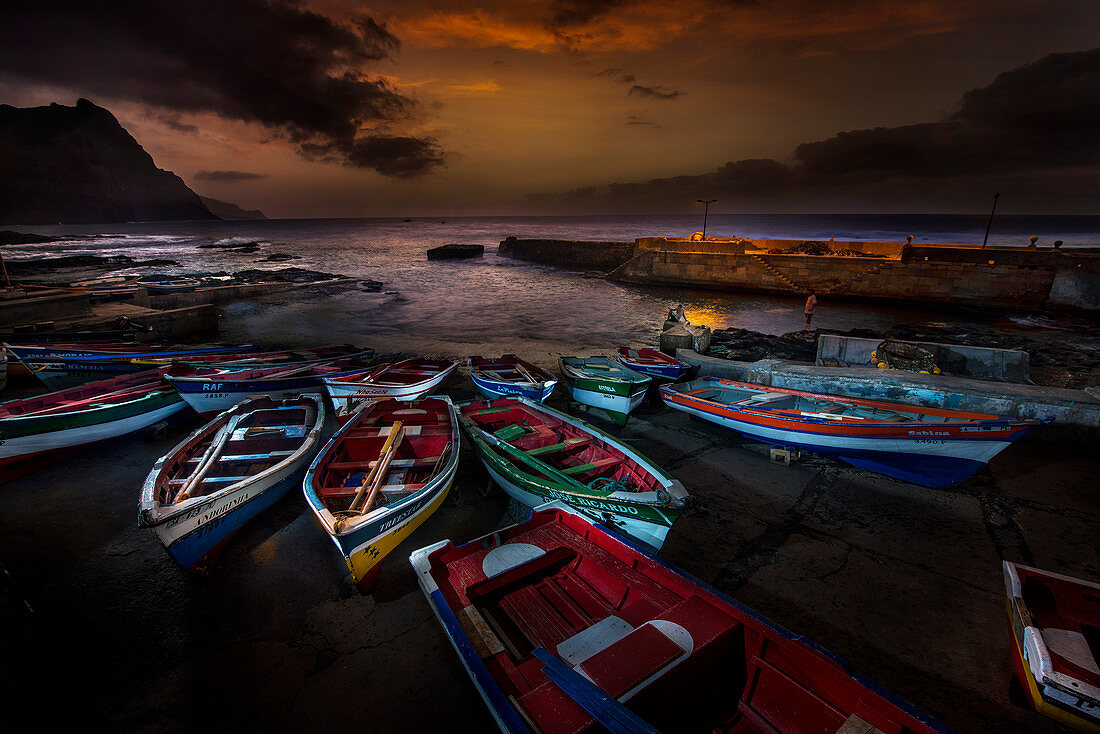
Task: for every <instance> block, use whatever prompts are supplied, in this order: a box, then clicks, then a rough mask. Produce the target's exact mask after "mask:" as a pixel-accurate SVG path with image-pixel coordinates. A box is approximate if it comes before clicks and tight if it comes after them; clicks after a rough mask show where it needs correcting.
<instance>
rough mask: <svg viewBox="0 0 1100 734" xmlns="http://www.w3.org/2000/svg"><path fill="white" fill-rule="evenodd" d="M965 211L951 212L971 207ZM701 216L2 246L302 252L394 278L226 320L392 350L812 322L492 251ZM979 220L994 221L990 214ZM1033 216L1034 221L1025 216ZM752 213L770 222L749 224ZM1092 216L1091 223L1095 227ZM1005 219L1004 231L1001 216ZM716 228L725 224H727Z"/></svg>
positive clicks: (891, 314) (903, 315)
mask: <svg viewBox="0 0 1100 734" xmlns="http://www.w3.org/2000/svg"><path fill="white" fill-rule="evenodd" d="M865 219H867V218H865ZM910 219H911V218H910ZM963 219H965V218H963ZM1040 219H1043V218H1040ZM1069 219H1072V220H1073V223H1074V226H1077V227H1078V229H1079V230H1081V232H1082V233H1079V234H1077V235H1074V237H1076V239H1077V240H1081V241H1095V240H1096V237H1095V236H1094V235H1093V234H1091V233H1089V232H1088V231H1086V230H1089V227H1087V226H1084V225H1082V224H1081V222H1082V221H1084V219H1082V218H1069ZM834 220H835V221H834ZM956 220H958V218H955V219H954V220H951V221H950V222H949V224H953V225H958V224H960V223H965V222H963V221H962V220H958V221H956ZM1078 220H1080V221H1078ZM929 221H930V220H925V221H924V224H925V225H927V224H928V223H929ZM1052 221H1053V220H1052ZM1067 221H1069V220H1067ZM838 222H839V220H836V218H829V217H819V218H816V219H815V218H812V217H809V218H807V217H802V218H776V217H773V218H771V219H768V218H759V217H757V218H753V217H747V218H745V217H742V218H726V219H725V220H721V219H720V220H719V226H720V227H721V226H726V227H727V228H728V229H730V230H732V231H735V232H737V233H738V234H764V235H772V236H776V237H790V238H796V239H797V238H811V237H817V236H820V234H821V233H822V232H824V231H827V230H828V229H829V228H831V227H836V226H838ZM1097 222H1100V219H1096V218H1092V219H1089V220H1088V222H1086V224H1088V223H1092V224H1095V223H1097ZM696 224H697V222H695V221H694V219H692V218H690V217H666V218H648V219H647V218H624V217H572V218H506V217H498V218H476V219H475V218H471V219H462V220H450V222H449V223H447V224H441V223H439V222H438V221H423V220H421V221H414V222H410V223H405V222H400V221H396V220H393V221H386V220H265V221H254V222H175V223H157V224H127V225H88V226H84V227H78V226H66V227H36V228H33V229H34V230H36V231H39V232H41V233H44V234H71V235H93V236H95V238H94V239H90V240H89V239H80V240H70V241H65V242H60V243H47V244H43V245H26V246H17V247H12V248H5V253H4V254H5V257H16V258H18V257H28V256H52V255H60V254H67V255H68V254H79V253H96V254H116V255H117V254H124V255H128V256H130V257H132V258H134V259H137V260H141V259H152V258H170V259H173V260H176V261H178V262H179V263H180V266H179V267H177V268H172V267H165V266H156V267H155V268H139V269H136V271H138V272H141V271H148V270H150V269H155V270H157V271H160V272H172V273H186V272H197V271H217V270H227V271H235V270H242V269H246V268H261V269H281V268H285V267H288V266H293V267H299V268H307V269H311V270H322V271H326V272H330V273H336V274H340V275H346V276H350V277H354V278H361V279H372V280H380V281H382V282H383V283H384V286H383V292H381V293H367V292H362V291H358V290H355V291H344V292H338V293H336V294H330V295H323V294H320V293H317V294H311V293H310V292H309V291H308V290H307V291H296V292H293V293H290V294H283V295H281V296H274V297H269V298H266V299H264V300H263V301H257V302H245V303H237V304H230V305H228V306H227V307H226V309H225V311H226V318H225V319H224V320H223V322H222V323H223V337H224V338H226V339H231V340H240V341H257V342H260V343H263V344H268V345H277V344H282V343H290V344H317V343H321V342H336V341H345V340H346V341H352V342H357V343H361V344H366V345H369V346H373V347H375V348H376V349H380V350H385V351H407V352H422V353H425V354H430V355H439V356H451V357H461V356H465V355H467V354H476V353H481V354H485V355H494V354H501V353H506V352H516V353H519V354H523V355H525V356H528V357H529V358H532V359H534V360H535V361H539V362H544V363H545V362H553V361H554V360H555V359H556V357H557V356H558V355H561V354H578V355H587V354H593V353H603V354H607V353H610V351H612V350H613V349H614V348H615V347H616V346H618V345H620V344H628V345H634V346H645V345H655V344H656V340H657V334H658V331H659V329H660V326H661V324H662V323H663V321H664V319H665V315H666V313H667V312H668V309H669V308H671V307H674V306H675V305H676V304H678V303H682V304H683V305H684V308H685V311H686V312H687V315H688V318H689V319H690V320H691V322H692V323H701V324H707V325H709V326H711V327H712V328H741V329H750V330H753V331H761V332H766V333H772V334H783V333H786V332H789V331H797V330H799V329H801V328H802V326H803V324H804V317H803V313H802V309H803V304H804V301H805V296H804V295H803V294H792V295H791V296H789V297H785V296H770V295H760V294H736V293H721V292H716V291H695V290H684V289H672V288H642V287H637V286H628V285H624V284H619V283H615V282H612V281H607V280H603V279H600V278H586V277H583V275H582V274H581V273H578V272H571V271H565V270H558V269H555V268H551V267H546V266H540V265H535V264H531V263H525V262H521V261H515V260H510V259H507V258H503V257H500V255H499V254H498V252H497V249H498V247H497V246H498V243H499V242H500V240H502V239H504V238H505V237H507V236H509V235H515V236H517V237H521V238H524V237H537V238H562V239H581V240H631V239H634V238H635V237H639V236H644V235H653V234H658V233H659V234H684V233H689V232H691V231H694V228H695V225H696ZM842 224H844V226H845V227H847V229H846V230H845V233H846V234H848V235H859V234H864V235H866V236H865V237H864V238H865V239H874V238H879V237H882V236H885V235H889V234H891V233H892V232H891V230H890V228H889V227H888V226H886V225H887V224H889V222H888V221H886V220H884V219H883V218H882V217H878V218H870V219H867V221H864V226H865V227H870V228H871V229H867V230H866V231H863V232H860V231H858V225H859V218H851V217H849V218H845V219H844V221H843V222H842ZM916 224H919V222H917V223H914V222H913V221H910V220H908V219H907V220H906V221H904V222H900V223H899V224H898V231H900V229H902V228H903V226H904V228H906V229H912V227H914V226H916ZM979 224H980V225H981V226H984V222H983V223H979ZM749 225H751V226H749ZM981 226H979V230H980V228H981ZM1025 226H1026V227H1028V228H1029V229H1023V228H1024V227H1025ZM1035 226H1037V225H1035V223H1034V222H1031V221H1029V222H1027V223H1025V224H1022V225H1020V229H1021V230H1022V231H1030V229H1033V228H1034V227H1035ZM1067 226H1068V225H1067ZM753 227H755V228H756V229H757V230H760V231H754V230H753ZM941 229H942V227H941ZM1096 229H1097V227H1092V229H1091V231H1092V232H1095V231H1096ZM1001 231H1002V232H1003V233H1004V232H1006V230H1005V229H1003V228H1002V230H1001ZM1058 231H1060V230H1058ZM718 233H719V234H727V233H726V232H723V231H721V229H719V230H718ZM956 234H957V235H958V236H955V235H948V236H936V237H935V240H937V241H944V240H948V241H951V240H952V239H953V240H954V241H965V239H964V238H966V237H970V236H971V234H972V233H970V234H968V233H966V232H962V233H956ZM1002 236H1003V237H1005V238H1007V239H1010V240H1011V239H1012V238H1013V237H1017V236H1019V237H1021V238H1023V241H1024V242H1026V237H1024V236H1023V234H1022V232H1020V233H1011V232H1009V233H1006V234H1003V235H1002ZM897 238H900V235H899V236H898V237H897ZM1062 239H1066V240H1067V241H1069V240H1070V239H1071V237H1070V235H1066V236H1063V237H1062ZM249 242H256V243H259V251H258V252H256V253H251V254H247V253H241V252H236V251H233V250H229V249H225V248H224V247H203V245H212V244H214V245H226V244H244V243H249ZM450 242H469V243H480V244H484V245H485V246H486V247H485V255H484V257H481V258H475V259H470V260H459V261H430V262H429V261H428V260H427V257H426V254H425V253H426V251H427V249H428V248H430V247H435V246H437V245H440V244H447V243H450ZM271 255H290V256H292V257H293V258H294V259H292V260H289V261H286V262H276V261H265V258H267V257H269V256H271ZM117 272H120V273H125V272H135V269H132V268H121V269H120V270H118V271H117ZM818 299H819V300H818V307H817V311H816V314H815V318H814V326H815V327H818V328H828V329H841V330H847V329H853V328H865V329H881V328H884V327H889V326H892V325H894V324H898V323H917V324H923V323H928V321H929V320H930V319H935V320H936V322H942V321H943V319H944V312H943V311H931V310H927V309H925V308H924V307H920V308H919V309H918V308H906V307H899V306H888V305H881V304H877V303H872V302H866V303H863V302H859V301H831V300H830V299H829V298H828V297H827V296H825V295H819V296H818ZM967 318H968V319H971V318H972V319H973V320H974V321H975V322H976V323H975V328H985V325H986V323H985V322H986V319H984V318H979V317H970V316H967Z"/></svg>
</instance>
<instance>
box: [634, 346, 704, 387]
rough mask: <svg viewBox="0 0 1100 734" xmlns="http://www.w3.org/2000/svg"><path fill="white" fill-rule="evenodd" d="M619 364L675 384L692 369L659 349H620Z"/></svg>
mask: <svg viewBox="0 0 1100 734" xmlns="http://www.w3.org/2000/svg"><path fill="white" fill-rule="evenodd" d="M617 358H618V360H619V363H620V364H622V365H623V366H624V367H629V368H630V369H632V370H634V371H635V372H641V373H642V374H643V375H649V376H650V377H655V378H657V379H658V380H671V381H672V382H675V381H676V380H679V379H680V378H681V377H683V376H684V374H685V373H686V372H687V371H688V370H690V369H691V365H690V364H688V363H686V362H681V361H680V360H678V359H676V358H675V357H670V356H668V355H667V354H665V353H664V352H662V351H659V350H657V349H648V348H647V349H631V348H630V347H619V351H618V357H617Z"/></svg>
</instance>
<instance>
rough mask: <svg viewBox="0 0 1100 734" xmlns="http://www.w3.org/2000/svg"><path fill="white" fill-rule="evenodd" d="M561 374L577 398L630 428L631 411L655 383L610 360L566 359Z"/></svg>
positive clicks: (646, 376) (563, 358)
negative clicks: (650, 385)
mask: <svg viewBox="0 0 1100 734" xmlns="http://www.w3.org/2000/svg"><path fill="white" fill-rule="evenodd" d="M560 361H561V373H562V375H564V376H565V381H566V383H568V385H569V388H570V389H571V390H572V391H573V398H574V399H575V400H576V401H577V402H578V403H582V404H584V405H587V406H589V407H591V408H598V409H600V410H602V411H604V412H605V413H607V414H608V415H609V416H610V417H611V419H612V420H613V421H615V423H616V424H617V425H620V426H623V425H626V418H627V416H628V415H630V411H632V410H634V409H635V408H637V407H638V406H639V405H641V402H642V400H644V399H645V393H646V390H647V389H648V388H649V384H650V383H651V382H652V381H653V380H652V378H651V377H650V376H649V375H643V374H642V373H640V372H635V371H634V370H632V369H628V368H626V367H623V366H622V365H621V364H619V363H618V362H615V361H613V360H610V359H608V358H607V357H587V358H584V359H581V358H579V357H562V358H561V360H560Z"/></svg>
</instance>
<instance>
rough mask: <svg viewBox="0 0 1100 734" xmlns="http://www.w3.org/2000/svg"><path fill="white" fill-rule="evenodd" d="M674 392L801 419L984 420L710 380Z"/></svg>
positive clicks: (882, 420) (682, 386)
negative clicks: (776, 412)
mask: <svg viewBox="0 0 1100 734" xmlns="http://www.w3.org/2000/svg"><path fill="white" fill-rule="evenodd" d="M670 389H672V390H674V391H675V392H678V393H680V394H682V395H687V396H689V397H693V398H698V399H699V400H707V401H710V402H714V403H720V404H722V405H729V406H735V407H740V408H750V409H753V410H763V411H778V412H781V413H793V414H796V415H800V416H807V417H814V416H821V417H823V418H833V419H839V420H858V421H875V422H884V423H968V422H975V421H979V420H982V419H981V418H971V417H967V416H965V415H962V414H957V415H933V414H931V413H925V412H921V411H917V410H914V411H903V410H895V409H891V408H884V407H875V406H873V405H860V404H858V403H854V402H846V401H843V400H841V399H836V400H821V399H816V398H812V397H809V396H805V395H792V394H790V393H784V392H769V391H767V390H749V389H741V388H736V387H728V386H723V385H719V384H715V383H712V382H709V381H705V380H704V381H699V382H689V383H684V384H683V385H675V386H673V387H671V388H670Z"/></svg>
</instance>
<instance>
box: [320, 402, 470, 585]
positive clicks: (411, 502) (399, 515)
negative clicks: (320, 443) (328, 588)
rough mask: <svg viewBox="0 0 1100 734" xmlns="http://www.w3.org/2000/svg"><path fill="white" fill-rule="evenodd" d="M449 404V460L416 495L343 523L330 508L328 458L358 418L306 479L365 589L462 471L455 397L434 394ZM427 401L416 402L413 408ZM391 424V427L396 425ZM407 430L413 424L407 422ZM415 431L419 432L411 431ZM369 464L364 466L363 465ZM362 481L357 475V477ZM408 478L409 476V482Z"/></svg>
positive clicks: (343, 430)
mask: <svg viewBox="0 0 1100 734" xmlns="http://www.w3.org/2000/svg"><path fill="white" fill-rule="evenodd" d="M428 400H431V401H436V402H438V403H440V404H442V405H444V406H446V413H447V417H448V424H449V427H450V435H449V439H448V443H447V448H446V449H445V450H446V451H447V454H446V460H445V461H444V462H443V464H442V466H438V467H437V469H435V470H434V471H433V472H432V474H431V476H430V477H429V478H428V479H427V481H426V482H424V484H423V487H421V488H420V489H418V490H417V491H416V492H415V493H414V494H413V495H411V496H409V497H406V498H404V499H402V500H400V501H399V502H397V503H396V504H394V505H392V506H386V507H381V508H376V509H374V510H371V511H370V512H368V513H367V514H365V515H360V516H359V518H357V521H356V522H354V523H348V524H344V523H342V522H340V521H339V520H337V518H336V517H335V516H334V515H333V514H332V512H330V510H329V509H328V507H326V505H325V502H324V500H323V499H322V498H321V496H320V495H319V494H318V490H317V486H318V475H319V474H320V473H321V472H322V471H324V469H325V466H324V465H325V463H326V462H327V461H329V457H330V456H331V455H334V454H335V453H336V450H337V449H338V448H339V447H340V444H341V442H342V441H343V440H344V436H345V434H348V433H349V432H351V431H353V430H355V429H356V427H357V426H358V424H359V421H358V420H356V419H355V417H353V418H352V419H351V420H349V422H347V423H345V424H344V425H343V426H342V427H341V428H340V429H339V430H338V431H337V432H336V433H335V434H334V435H333V436H332V438H331V439H329V441H328V443H327V444H326V445H325V447H324V448H323V449H322V450H321V452H320V453H319V454H318V456H317V458H316V459H314V461H313V463H312V464H311V465H310V467H309V469H308V471H307V472H306V476H305V479H304V480H303V482H302V487H303V492H304V494H305V499H306V503H307V504H308V505H309V508H310V511H311V512H312V513H313V516H314V518H315V519H316V520H317V523H318V524H319V525H320V526H321V529H322V530H324V531H325V534H326V535H328V537H329V539H330V540H331V541H332V542H333V544H334V545H335V546H336V549H337V550H338V551H339V552H340V555H341V556H343V558H344V562H345V563H346V564H347V567H348V570H349V571H350V572H351V575H352V579H353V580H354V581H355V584H356V586H358V587H359V589H360V591H362V592H363V593H370V592H371V591H372V590H373V589H374V585H375V583H376V582H377V580H378V576H379V572H380V571H381V567H382V563H383V561H385V559H386V557H387V556H388V555H389V554H390V553H391V552H392V551H393V549H394V548H396V547H397V546H398V545H400V544H401V542H402V541H403V540H405V538H407V537H408V536H409V535H410V534H411V533H412V532H413V531H414V530H416V529H417V528H418V527H420V525H421V524H423V523H424V521H425V520H427V519H428V518H429V517H431V516H432V514H433V513H434V512H435V511H436V510H438V509H439V507H440V505H442V504H443V501H444V500H445V499H446V497H447V493H448V492H449V491H450V488H451V484H452V483H453V482H454V478H455V474H456V473H457V472H458V459H459V448H460V437H459V433H458V424H457V421H456V420H455V419H454V417H453V413H452V412H451V403H450V400H449V399H448V398H446V397H443V398H429V399H428ZM418 405H422V403H413V404H412V406H418ZM391 428H392V426H391ZM406 428H408V425H406ZM411 435H415V434H411ZM364 468H365V467H364ZM356 481H358V479H357V480H356ZM406 481H407V480H406Z"/></svg>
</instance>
